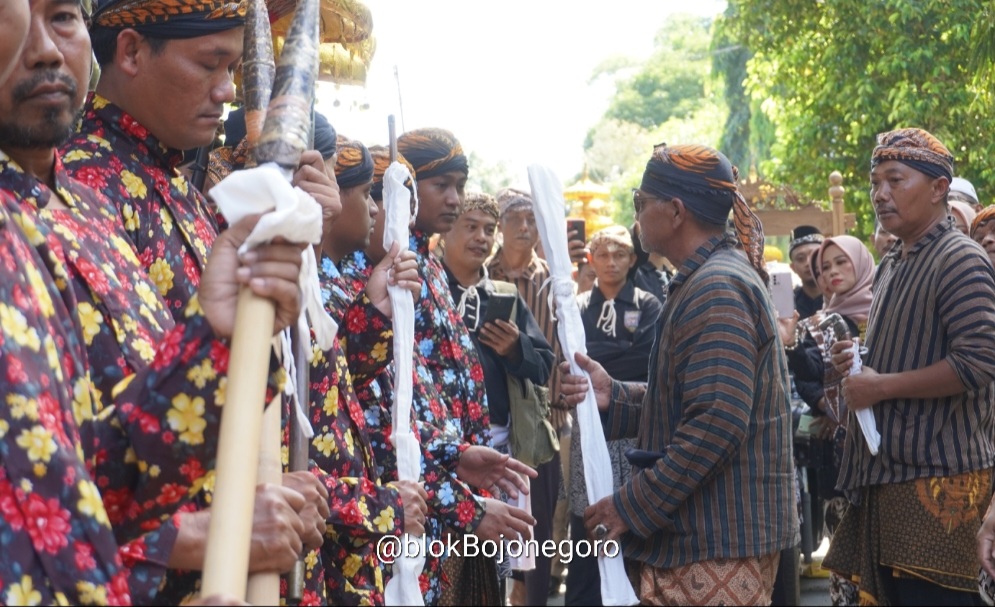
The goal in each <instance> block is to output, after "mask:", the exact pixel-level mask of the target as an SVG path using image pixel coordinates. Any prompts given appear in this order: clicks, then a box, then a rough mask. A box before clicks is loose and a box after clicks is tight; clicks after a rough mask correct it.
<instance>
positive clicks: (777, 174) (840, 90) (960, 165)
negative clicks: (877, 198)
mask: <svg viewBox="0 0 995 607" xmlns="http://www.w3.org/2000/svg"><path fill="white" fill-rule="evenodd" d="M989 1H990V0H879V1H876V2H866V0H833V1H832V2H811V1H810V0H731V4H732V5H734V7H735V10H736V11H737V14H738V17H737V19H736V21H735V25H736V27H737V38H738V39H739V41H740V42H741V43H742V44H744V45H745V46H746V47H747V48H749V49H750V51H752V53H753V56H752V58H751V59H750V60H749V62H748V78H747V90H748V91H749V92H750V94H751V96H752V97H753V99H754V100H756V101H758V102H760V103H761V108H762V110H763V112H764V113H765V114H766V116H767V117H768V118H769V119H770V120H771V122H772V123H773V125H774V129H775V133H776V136H775V142H774V144H773V146H772V149H771V156H770V157H769V158H767V159H766V160H764V161H763V162H761V166H762V167H763V169H764V171H765V172H766V174H767V175H768V176H769V177H770V178H772V179H773V180H775V181H778V182H780V183H784V184H787V185H791V186H792V187H794V188H796V189H798V190H799V191H801V192H807V193H809V194H810V195H812V194H815V196H814V197H817V198H823V197H824V195H823V194H822V192H824V190H825V183H826V177H827V175H828V174H829V173H830V172H831V171H833V170H839V171H840V172H841V173H842V174H843V179H844V185H846V186H847V187H848V188H849V189H850V192H855V191H865V188H866V187H867V185H866V184H867V172H868V170H869V160H870V154H871V150H872V149H873V147H874V145H875V144H876V135H877V134H878V133H881V132H884V131H888V130H892V129H895V128H900V127H907V126H915V127H920V128H924V129H926V130H928V131H930V132H931V133H933V134H934V135H936V136H937V137H938V138H939V139H940V140H941V141H943V142H944V143H945V144H946V145H947V147H948V148H949V149H950V151H951V152H952V153H953V155H954V159H955V166H956V172H957V173H958V174H960V175H963V176H965V177H967V178H968V179H969V180H971V181H972V182H973V183H974V184H975V186H977V187H978V189H979V190H981V191H984V190H985V189H986V188H991V186H993V185H995V166H992V165H991V164H990V163H989V162H988V158H991V157H993V154H995V140H993V139H992V138H991V137H990V133H991V132H993V128H995V114H993V113H992V111H991V110H992V100H991V93H990V91H988V90H986V89H985V88H982V87H981V86H979V84H978V83H976V82H975V80H974V78H973V76H974V72H973V71H972V70H971V69H970V67H969V65H970V59H971V52H972V44H971V20H970V19H968V18H966V17H965V16H968V15H979V14H981V12H982V9H983V8H985V7H986V5H988V4H989ZM989 191H991V190H990V189H989ZM847 207H848V210H850V211H854V212H856V213H857V215H858V230H857V232H858V235H861V236H865V237H866V236H868V235H869V232H870V231H871V230H872V229H873V209H872V207H871V204H870V200H869V199H868V197H867V196H866V195H860V196H852V195H851V196H848V197H847Z"/></svg>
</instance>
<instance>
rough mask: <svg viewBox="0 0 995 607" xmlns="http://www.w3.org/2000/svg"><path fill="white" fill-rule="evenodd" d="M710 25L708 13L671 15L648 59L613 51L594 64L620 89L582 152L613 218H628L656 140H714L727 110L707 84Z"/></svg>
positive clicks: (623, 221)
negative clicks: (603, 187) (607, 195)
mask: <svg viewBox="0 0 995 607" xmlns="http://www.w3.org/2000/svg"><path fill="white" fill-rule="evenodd" d="M710 26H711V19H707V18H701V17H692V16H687V15H675V16H673V17H672V18H671V19H670V20H668V22H667V23H666V24H664V25H663V27H661V29H660V30H659V32H658V33H657V35H656V38H655V43H656V50H655V51H654V52H653V54H652V55H651V56H650V57H649V58H647V59H646V60H645V61H643V62H641V63H633V62H632V61H631V60H625V59H621V58H617V57H613V58H609V59H607V60H605V61H603V62H602V64H601V65H600V66H599V67H598V68H597V69H596V70H595V74H594V76H593V77H592V79H596V78H599V77H603V76H606V75H608V76H615V77H617V78H618V81H617V85H616V86H617V93H616V95H615V97H614V98H613V99H612V101H611V102H610V104H609V108H608V110H607V111H606V112H605V115H604V117H603V118H602V119H601V121H600V122H598V124H596V125H595V126H594V127H592V128H591V130H590V131H589V132H588V135H587V138H586V141H585V144H584V148H585V159H586V161H587V167H588V169H589V174H590V177H591V178H592V179H595V180H599V181H602V182H604V183H605V184H607V185H609V186H610V187H611V192H612V193H611V199H610V200H609V204H608V206H607V209H609V210H610V211H611V212H612V217H613V219H614V220H615V222H616V223H618V224H621V225H627V226H628V225H631V224H632V221H633V217H632V188H634V187H637V186H638V185H639V182H640V179H641V178H642V173H643V170H644V169H645V168H646V161H647V160H648V159H649V155H650V153H651V152H652V149H653V146H654V145H655V144H659V143H668V144H671V145H673V144H678V143H703V144H706V145H712V146H715V145H717V143H718V141H719V138H720V137H721V135H722V127H723V124H724V123H725V122H726V113H727V110H726V106H725V99H724V98H723V97H722V96H720V95H718V94H716V93H715V92H714V91H713V90H712V89H713V88H714V83H713V81H712V79H711V77H710V69H711V64H712V59H711V50H710V46H711V31H710ZM744 74H745V71H744Z"/></svg>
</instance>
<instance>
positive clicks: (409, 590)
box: [383, 162, 425, 605]
mask: <svg viewBox="0 0 995 607" xmlns="http://www.w3.org/2000/svg"><path fill="white" fill-rule="evenodd" d="M410 177H411V174H410V173H409V172H408V169H407V168H406V167H405V166H404V165H403V164H401V163H399V162H394V163H392V164H391V165H390V166H389V167H387V171H386V172H385V173H384V177H383V194H384V196H383V201H384V213H386V215H385V216H384V217H385V220H384V232H383V246H384V249H386V250H388V251H389V250H390V248H391V247H392V246H393V245H394V243H395V242H396V243H398V244H399V245H400V247H401V248H400V251H406V250H408V242H409V241H408V238H409V234H408V225H409V224H410V222H411V192H410V191H409V190H408V188H406V187H404V182H405V181H406V180H407V179H409V178H410ZM387 292H388V294H389V295H390V306H391V311H392V312H393V321H392V324H393V327H394V371H395V373H394V403H393V405H391V419H392V422H393V423H392V426H391V428H392V429H391V433H390V442H391V443H393V445H394V450H395V451H396V453H397V476H398V478H399V479H400V480H402V481H415V482H417V481H418V479H419V477H420V476H421V447H420V446H419V444H418V437H416V436H415V435H414V434H413V433H412V432H411V400H412V395H413V387H412V374H413V372H414V370H413V365H412V358H413V356H414V349H415V302H414V297H413V296H412V295H411V292H410V291H408V290H407V289H404V288H401V287H399V286H396V285H395V286H388V287H387ZM423 539H424V536H421V537H417V538H415V537H412V536H411V535H410V534H408V533H405V534H404V538H403V539H402V540H401V545H402V547H403V546H421V545H423ZM408 552H410V551H405V550H403V549H402V550H401V553H400V554H399V555H398V557H397V559H396V560H395V561H394V574H393V576H392V577H391V578H390V581H388V582H387V587H386V588H385V589H384V602H385V603H386V604H387V605H424V604H425V599H424V597H422V593H421V586H419V584H418V576H419V575H420V574H421V572H422V569H424V567H425V555H424V553H421V552H419V553H418V554H408Z"/></svg>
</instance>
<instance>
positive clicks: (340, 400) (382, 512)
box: [310, 258, 404, 605]
mask: <svg viewBox="0 0 995 607" xmlns="http://www.w3.org/2000/svg"><path fill="white" fill-rule="evenodd" d="M326 259H327V258H326ZM328 261H329V263H322V264H321V265H320V268H319V270H318V275H319V279H320V280H321V285H322V299H323V300H324V302H325V307H326V309H328V311H329V313H333V305H334V304H333V303H332V298H333V296H332V294H331V292H330V285H333V284H335V285H338V270H337V269H336V268H335V264H333V263H331V262H330V260H328ZM336 297H338V295H336ZM333 316H334V314H333ZM342 318H343V323H342V325H341V326H340V327H339V335H338V337H337V338H336V340H335V343H334V344H333V345H332V348H331V349H330V350H327V351H322V350H321V349H320V348H319V347H318V346H317V345H314V349H313V353H314V358H313V360H312V362H311V373H310V385H311V403H312V407H311V412H310V421H311V427H312V428H313V429H314V437H313V438H312V439H311V453H310V455H311V459H312V460H313V461H314V465H315V467H316V469H315V473H316V474H317V475H318V477H319V478H321V479H323V480H324V482H325V486H326V487H327V488H328V493H329V499H330V504H329V505H330V506H331V511H332V516H331V518H329V520H328V527H327V532H326V538H325V543H324V545H323V546H322V555H323V557H324V560H325V563H326V564H327V566H326V568H325V575H326V579H327V586H328V589H327V590H328V599H329V603H330V604H333V605H380V604H383V602H384V597H383V589H384V584H385V580H384V575H383V569H384V566H383V564H382V563H381V562H380V559H379V557H378V555H377V543H378V541H379V540H380V538H382V537H383V536H385V535H394V536H399V535H401V533H402V530H403V517H404V507H403V504H402V503H401V498H400V495H399V494H398V492H397V490H396V489H394V488H392V487H390V486H386V485H382V484H381V483H380V479H379V477H378V476H377V473H376V471H377V463H376V457H375V455H374V453H373V447H372V445H371V443H370V436H369V433H368V429H367V427H366V419H365V417H364V415H363V410H362V408H361V407H360V404H359V399H358V398H357V397H356V391H355V385H359V386H365V385H367V384H369V383H370V382H373V381H374V380H375V379H376V377H377V376H379V375H380V374H381V373H383V372H384V369H385V368H386V365H387V362H388V361H389V360H390V358H391V355H392V353H391V339H390V335H391V331H390V320H389V319H387V318H386V317H385V316H384V315H383V314H382V313H381V312H380V311H379V310H378V309H377V308H376V307H375V306H374V305H373V304H372V302H370V300H369V299H368V298H367V297H366V296H365V294H363V295H362V296H360V297H358V298H357V299H356V300H355V301H353V302H351V303H350V305H349V307H348V309H347V310H346V311H345V314H344V315H343V316H342ZM350 347H351V348H352V349H353V351H356V352H362V353H363V356H361V357H359V356H356V357H353V359H352V361H351V362H352V364H351V365H350V361H349V360H348V359H347V356H346V352H347V349H348V348H350Z"/></svg>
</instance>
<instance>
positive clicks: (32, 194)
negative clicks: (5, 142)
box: [0, 153, 276, 600]
mask: <svg viewBox="0 0 995 607" xmlns="http://www.w3.org/2000/svg"><path fill="white" fill-rule="evenodd" d="M54 180H55V190H52V189H49V188H48V187H47V186H46V185H44V184H42V183H41V182H39V181H38V180H37V179H35V178H34V177H33V176H30V175H27V174H25V173H24V172H23V171H22V170H21V169H20V167H18V166H17V164H16V163H14V162H13V161H12V160H10V159H9V158H7V157H6V156H4V155H3V154H2V153H0V188H2V189H3V190H6V191H8V192H12V193H13V194H14V196H13V197H12V200H14V201H16V206H15V205H9V208H8V209H7V210H8V212H9V213H10V214H11V215H12V216H13V217H15V219H16V221H18V223H19V224H21V225H22V226H31V233H32V234H34V233H37V234H38V237H39V238H41V239H44V241H45V243H46V247H47V252H48V254H49V255H50V256H51V257H52V258H53V262H54V263H56V264H58V268H59V270H60V272H61V271H65V272H66V273H67V274H68V278H67V279H64V280H60V281H58V283H57V285H58V286H59V287H60V288H64V287H65V286H68V287H69V288H68V289H66V291H67V292H66V294H65V297H64V298H65V299H67V300H73V301H74V302H75V304H74V309H75V312H76V318H77V320H78V323H79V329H80V332H81V335H82V341H83V345H84V349H85V352H86V356H87V363H88V364H90V365H91V366H90V369H89V376H90V378H91V382H92V386H94V387H95V388H94V390H95V393H94V397H93V403H94V408H95V410H96V415H97V417H96V418H94V417H93V416H92V415H86V414H83V413H82V412H81V413H80V414H79V415H78V416H77V423H78V424H79V425H80V427H81V428H82V434H83V437H82V438H83V443H82V445H83V449H84V452H85V454H86V455H87V456H88V458H90V462H91V464H92V468H91V475H92V476H93V478H94V479H95V481H96V483H97V485H98V486H99V487H100V494H101V496H102V498H103V502H104V506H105V508H106V511H107V515H108V517H109V520H110V522H111V524H112V525H113V528H114V533H115V536H116V538H117V540H118V542H119V544H120V545H121V546H122V554H123V556H124V564H125V565H126V566H127V567H128V568H129V569H131V571H130V573H129V581H130V582H131V584H132V595H133V597H134V598H135V599H138V600H147V599H150V598H151V597H153V596H154V595H155V592H156V589H157V588H158V585H159V582H160V581H161V579H162V576H163V575H164V573H165V562H166V561H168V557H169V553H170V552H171V550H172V546H173V543H174V542H175V539H176V533H177V531H178V530H177V526H176V521H177V519H176V518H175V517H174V515H175V514H176V511H177V510H178V508H180V507H181V506H183V505H184V504H185V503H187V502H189V501H190V500H191V498H192V497H193V496H194V495H196V494H197V493H198V492H199V487H200V484H201V483H202V482H203V476H204V474H205V465H207V464H209V462H210V461H212V460H213V458H214V456H215V453H216V450H217V433H218V425H219V422H220V409H219V407H218V406H217V405H218V404H220V403H218V402H217V400H218V394H219V391H220V390H221V385H220V381H221V378H222V377H223V373H224V370H223V369H219V367H221V366H222V365H223V364H224V361H226V360H227V355H228V349H227V346H226V345H225V344H224V343H222V342H220V341H218V340H215V339H214V337H213V332H212V331H211V328H210V326H209V324H208V323H207V321H206V320H205V319H204V317H203V315H202V314H201V313H200V311H199V307H198V306H197V305H196V299H194V300H193V301H192V302H191V304H192V305H191V306H189V307H188V309H187V315H186V318H185V319H184V322H183V323H181V324H179V325H175V326H174V322H173V319H172V317H171V316H170V314H169V313H168V312H167V311H166V309H165V306H164V304H163V303H162V300H161V299H159V297H158V295H156V293H155V287H154V286H153V285H151V284H150V281H149V280H148V278H147V276H146V275H145V273H144V270H143V269H142V267H141V264H140V263H139V261H138V259H137V258H136V257H135V255H134V251H133V249H132V248H131V245H130V244H129V243H128V240H127V238H126V236H124V234H123V232H122V229H121V227H120V224H119V223H118V222H117V221H116V215H114V214H113V211H111V214H110V216H108V215H105V214H102V213H101V211H99V210H98V209H103V210H104V212H106V211H107V204H106V201H104V200H102V199H101V197H100V195H99V193H97V192H95V191H93V190H91V189H89V188H87V187H86V186H84V185H82V184H80V183H79V182H77V181H75V180H73V179H71V178H70V177H69V176H68V175H67V174H66V173H65V171H64V170H63V169H62V166H61V163H60V162H59V160H58V157H56V162H55V166H54ZM53 196H54V197H58V199H59V200H61V202H62V203H63V204H65V205H66V206H67V207H69V208H68V209H58V208H50V205H49V202H50V201H51V200H52V198H53ZM94 360H97V361H101V364H100V366H92V361H94ZM148 367H151V368H152V369H153V370H161V371H163V373H162V374H161V379H160V380H158V384H157V386H156V391H157V394H156V397H155V398H152V399H149V400H136V401H126V402H125V401H122V402H116V403H111V398H112V395H113V394H114V393H115V392H116V391H117V390H118V389H119V388H120V385H121V383H122V380H126V381H130V380H131V379H132V378H133V376H134V374H135V373H136V372H140V371H142V370H143V369H146V368H148ZM275 381H276V379H275ZM105 405H106V406H105ZM91 437H92V441H91V440H88V439H90V438H91Z"/></svg>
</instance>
